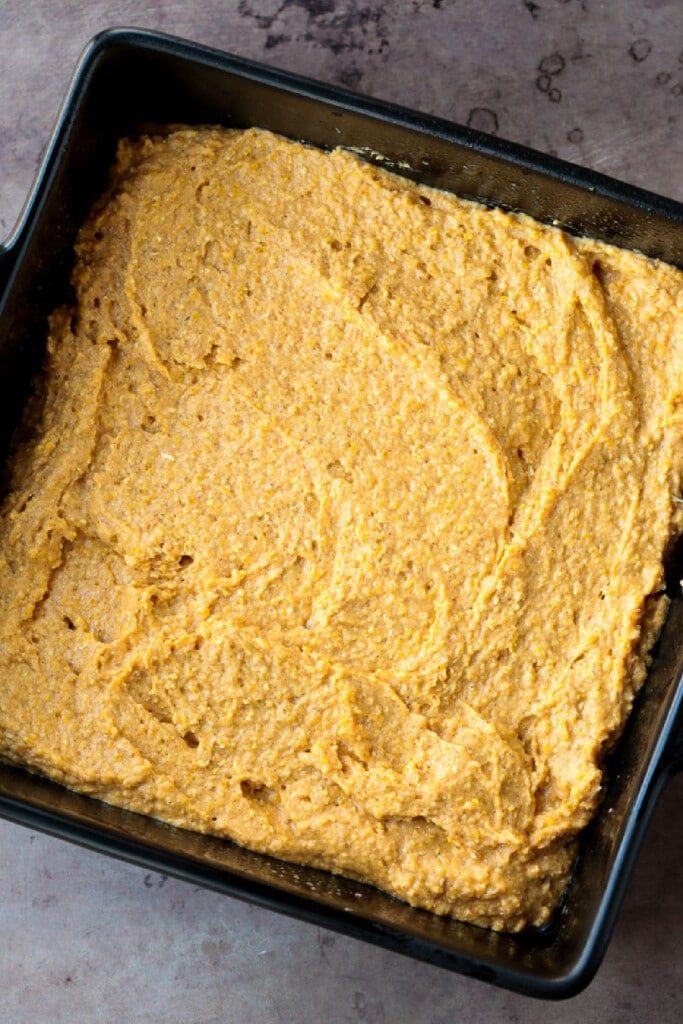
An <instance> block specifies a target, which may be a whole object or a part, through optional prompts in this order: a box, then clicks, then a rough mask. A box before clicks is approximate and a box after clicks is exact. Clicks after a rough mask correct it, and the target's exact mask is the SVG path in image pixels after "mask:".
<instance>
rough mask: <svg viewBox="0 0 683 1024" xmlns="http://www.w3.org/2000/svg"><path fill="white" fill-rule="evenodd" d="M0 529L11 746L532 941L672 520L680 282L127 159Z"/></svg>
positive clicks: (231, 135)
mask: <svg viewBox="0 0 683 1024" xmlns="http://www.w3.org/2000/svg"><path fill="white" fill-rule="evenodd" d="M77 249H78V260H77V264H76V268H75V271H74V286H75V291H76V303H75V305H74V306H73V307H69V308H64V309H61V310H58V311H57V312H56V313H55V314H54V316H53V317H52V320H51V330H50V338H49V345H48V358H47V365H46V369H45V373H44V375H43V377H42V378H41V381H40V382H39V385H38V389H37V394H36V397H35V399H34V400H33V402H32V404H31V407H30V411H29V415H28V421H27V425H26V436H27V438H28V439H27V440H26V441H25V442H24V443H23V445H22V446H21V447H20V448H19V450H18V452H17V453H16V455H15V457H14V460H13V465H12V483H11V488H10V494H9V497H8V499H7V500H6V502H5V505H4V509H3V512H2V520H1V523H0V527H1V529H0V550H1V555H0V753H2V754H3V755H4V756H5V757H6V758H9V759H10V760H13V761H16V762H18V763H21V764H25V765H27V766H29V767H31V768H33V769H35V770H38V771H40V772H43V773H45V774H47V775H49V776H51V777H52V778H55V779H57V780H59V781H61V782H64V783H65V784H66V785H68V786H71V787H73V788H75V789H77V790H80V791H83V792H87V793H92V794H94V795H96V796H98V797H101V798H102V799H104V800H107V801H110V802H112V803H115V804H119V805H122V806H125V807H129V808H132V809H134V810H137V811H141V812H143V813H146V814H151V815H154V816H157V817H159V818H162V819H165V820H167V821H170V822H173V823H175V824H177V825H181V826H185V827H188V828H192V829H197V830H200V831H207V832H211V833H215V834H218V835H221V836H226V837H229V838H231V839H233V840H235V841H236V842H238V843H241V844H243V845H245V846H247V847H250V848H252V849H256V850H262V851H266V852H268V853H271V854H274V855H275V856H278V857H283V858H286V859H289V860H293V861H296V862H301V863H306V864H313V865H317V866H320V867H323V868H328V869H330V870H333V871H336V872H340V873H342V874H345V875H348V876H351V877H354V878H360V879H364V880H367V881H370V882H373V883H374V884H376V885H378V886H380V887H381V888H383V889H386V890H388V891H390V892H392V893H395V894H397V895H398V896H400V897H401V898H403V899H405V900H408V901H409V902H411V903H413V904H415V905H419V906H422V907H426V908H428V909H431V910H434V911H436V912H437V913H442V914H453V915H455V916H457V917H460V918H463V919H466V920H471V921H475V922H477V923H479V924H483V925H489V926H492V927H494V928H499V929H510V930H516V929H519V928H522V927H524V926H525V925H529V924H542V923H543V922H545V921H546V920H547V919H548V917H549V915H550V913H551V911H552V909H553V907H554V905H555V903H556V901H557V899H558V897H559V895H560V893H561V891H562V889H563V887H564V885H565V884H566V880H567V877H568V872H569V869H570V866H571V861H572V857H573V852H574V845H573V839H574V837H575V836H576V834H577V832H578V830H579V829H580V828H581V827H582V826H583V825H585V824H586V822H587V821H588V819H589V817H590V815H591V814H592V812H593V811H594V809H595V807H596V804H597V802H598V800H599V796H600V784H601V771H600V763H601V759H602V757H603V755H604V753H605V751H606V750H607V749H608V748H609V746H610V745H611V744H612V743H613V741H614V739H615V738H616V736H617V735H618V734H619V731H620V730H621V728H622V726H623V723H624V720H625V718H626V716H627V714H628V712H629V709H630V707H631V704H632V700H633V696H634V693H635V692H636V691H637V689H638V687H639V686H640V684H641V683H642V680H643V678H644V675H645V671H646V666H647V652H648V651H649V649H650V647H651V645H652V642H653V640H654V638H655V636H656V635H657V632H658V630H659V628H660V626H661V622H662V619H663V615H664V613H665V610H666V602H665V599H664V598H663V596H662V593H661V592H662V587H663V576H662V554H663V551H664V549H665V547H666V545H667V543H668V542H669V540H670V538H671V536H672V534H673V533H674V532H675V531H676V529H677V528H679V526H680V515H679V514H678V513H679V510H680V504H679V503H680V483H681V480H680V478H681V470H682V468H683V459H682V457H681V452H682V451H683V447H682V446H683V404H682V396H683V338H682V332H681V309H682V306H683V297H682V296H683V289H682V279H683V278H682V275H681V274H680V272H678V271H676V270H674V269H673V268H671V267H668V266H665V265H661V264H656V263H654V262H652V261H649V260H646V259H644V258H643V257H640V256H638V255H635V254H633V253H629V252H624V251H620V250H617V249H613V248H610V247H607V246H604V245H600V244H598V243H592V242H587V241H577V240H573V239H571V238H569V237H567V236H566V235H564V234H562V233H561V232H559V231H557V230H554V229H550V228H546V227H543V226H540V225H538V224H536V223H534V222H532V221H530V220H528V219H526V218H519V217H514V216H511V215H508V214H504V213H502V212H499V211H492V210H485V209H483V208H481V207H478V206H476V205H473V204H468V203H464V202H461V201H459V200H458V199H456V198H455V197H453V196H451V195H447V194H444V193H439V192H436V191H433V190H428V189H424V188H418V187H416V186H415V185H413V184H412V183H410V182H408V181H405V180H402V179H400V178H397V177H394V176H391V175H389V174H387V173H385V172H383V171H381V170H379V169H377V168H375V167H372V166H370V165H368V164H365V163H363V162H362V161H361V160H359V159H358V158H356V157H355V156H353V155H351V154H348V153H345V152H341V151H337V152H335V153H332V154H324V153H322V152H319V151H317V150H314V149H310V148H306V147H304V146H301V145H298V144H295V143H290V142H287V141H285V140H283V139H279V138H277V137H276V136H273V135H270V134H268V133H266V132H262V131H256V130H250V131H246V132H238V131H224V130H212V129H206V130H203V129H202V130H179V131H176V132H174V133H172V134H171V135H169V136H168V137H164V138H162V137H159V138H145V139H142V140H140V141H139V142H123V143H122V144H121V146H120V151H119V159H118V165H117V168H116V171H115V174H114V181H113V185H112V189H111V191H110V192H109V193H108V194H107V196H106V197H105V199H104V200H103V201H102V202H101V203H100V204H99V205H98V207H97V208H96V209H95V211H94V212H93V214H92V216H91V217H90V218H89V220H88V222H87V223H86V224H85V226H84V227H83V230H82V232H81V235H80V238H79V242H78V247H77Z"/></svg>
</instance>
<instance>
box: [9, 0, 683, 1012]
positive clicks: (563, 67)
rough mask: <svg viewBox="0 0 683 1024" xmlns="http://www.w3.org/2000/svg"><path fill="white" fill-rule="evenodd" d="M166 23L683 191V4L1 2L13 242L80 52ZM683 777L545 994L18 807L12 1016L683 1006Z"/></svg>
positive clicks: (663, 189) (634, 179)
mask: <svg viewBox="0 0 683 1024" xmlns="http://www.w3.org/2000/svg"><path fill="white" fill-rule="evenodd" d="M112 25H135V26H142V27H149V28H156V29H161V30H163V31H165V32H170V33H173V34H177V35H183V36H187V37H188V38H191V39H194V40H197V41H199V42H205V43H210V44H211V45H213V46H217V47H219V48H222V49H226V50H230V51H232V52H234V53H237V54H240V55H242V56H246V57H254V58H257V59H260V60H263V61H265V62H267V63H270V64H274V65H276V66H278V67H283V68H287V69H289V70H293V71H298V72H301V73H305V74H308V75H311V76H313V77H316V78H319V79H322V80H325V81H329V82H336V83H342V84H344V85H346V86H348V87H351V88H353V89H355V90H357V91H359V92H362V93H367V94H370V95H373V96H379V97H382V98H386V99H391V100H394V101H396V102H399V103H402V104H406V105H408V106H412V107H416V108H418V109H420V110H424V111H427V112H430V113H435V114H439V115H441V116H444V117H447V118H451V119H454V120H457V121H460V122H463V123H468V124H470V125H472V126H474V127H477V128H480V129H482V130H484V131H489V132H493V133H495V134H497V135H499V136H501V137H505V138H508V139H513V140H515V141H518V142H522V143H525V144H527V145H531V146H533V147H535V148H537V149H541V150H544V151H545V152H550V153H554V154H557V155H559V156H561V157H564V158H566V159H568V160H572V161H574V162H576V163H580V164H583V165H585V166H588V167H592V168H594V169H596V170H600V171H603V172H605V173H607V174H611V175H614V176H615V177H618V178H621V179H623V180H625V181H628V182H631V183H633V184H637V185H640V186H643V187H646V188H649V189H651V190H653V191H656V192H659V193H661V194H663V195H666V196H670V197H673V198H675V199H678V200H682V199H683V130H682V128H683V118H682V116H681V106H682V105H683V7H682V6H681V4H680V2H679V0H669V2H667V0H649V2H639V0H621V2H619V3H611V4H608V3H599V2H596V0H505V2H501V0H486V2H479V3H476V4H475V3H466V2H464V0H383V2H375V3H363V2H361V0H346V2H342V0H336V2H335V0H261V2H258V0H239V2H237V0H233V2H227V0H204V2H200V3H196V4H194V5H192V4H191V3H187V2H185V0H184V2H182V3H181V2H179V0H150V2H148V3H146V4H143V3H140V2H137V0H118V2H116V0H90V2H89V3H88V4H82V3H81V2H76V0H69V2H49V0H34V2H33V3H30V2H27V0H22V2H19V0H0V140H2V141H1V144H0V238H1V237H2V236H4V235H7V234H9V232H10V229H11V227H12V225H13V224H14V222H15V220H16V218H17V216H18V214H19V211H20V208H21V205H22V203H23V201H24V199H25V197H26V194H27V192H28V189H29V187H30V184H31V181H32V178H33V175H34V173H35V169H36V166H37V162H38V160H39V158H40V154H41V149H42V147H43V146H44V145H45V143H46V142H47V139H48V137H49V133H50V130H51V126H52V124H53V122H54V118H55V116H56V113H57V110H58V107H59V104H60V102H61V98H62V96H63V93H64V91H65V89H66V86H67V83H68V80H69V76H70V73H71V70H72V68H73V66H74V64H75V61H76V59H77V56H78V54H79V52H80V51H81V49H82V48H83V46H84V45H85V43H86V42H87V40H88V39H89V38H90V37H91V36H92V35H93V34H94V33H95V32H97V31H99V30H100V29H103V28H108V27H110V26H112ZM682 801H683V780H682V779H681V778H680V777H679V778H677V779H674V780H673V781H672V782H671V783H670V785H669V787H668V789H667V790H666V792H665V794H664V796H663V798H662V800H661V802H660V805H659V808H658V811H657V813H656V815H655V819H654V821H653V823H652V825H651V827H650V829H649V832H648V838H647V840H646V843H645V846H644V848H643V850H642V852H641V855H640V857H639V861H638V864H637V867H636V871H635V874H634V876H633V879H632V881H631V884H630V887H629V891H628V895H627V897H626V901H625V903H624V906H623V909H622V912H621V915H620V918H619V921H618V924H617V928H616V932H615V934H614V938H613V940H612V943H611V945H610V948H609V950H608V953H607V956H606V958H605V960H604V963H603V965H602V967H601V969H600V971H599V973H598V976H597V978H596V979H595V981H594V982H593V983H592V985H591V986H590V987H589V988H588V989H587V990H586V991H585V992H584V993H582V994H581V995H580V996H578V997H576V998H575V999H573V1000H570V1001H568V1002H565V1003H561V1004H557V1005H554V1006H552V1007H548V1006H547V1005H545V1004H542V1003H537V1002H533V1001H531V1000H529V999H526V998H524V997H521V996H516V995H512V994H510V993H506V992H502V991H499V990H495V989H493V988H490V987H487V986H485V985H483V984H481V983H479V982H475V981H471V980H469V979H466V978H461V977H459V976H456V975H451V974H448V973H446V972H445V971H440V970H438V969H436V968H433V967H428V966H425V965H422V964H416V963H414V962H411V961H409V960H406V959H404V958H402V957H400V956H397V955H395V954H391V953H387V952H384V951H382V950H379V949H375V948H372V947H369V946H366V945H363V944H361V943H359V942H356V941H354V940H351V939H346V938H342V937H339V936H336V935H333V934H332V933H326V932H323V931H321V930H319V929H317V928H315V927H312V926H310V925H304V924H300V923H297V922H294V921H290V920H288V919H286V918H284V917H280V916H277V915H275V914H272V913H269V912H266V911H262V910H258V909H256V908H254V907H250V906H247V905H244V904H241V903H239V902H237V901H235V900H231V899H228V898H226V897H221V896H217V895H215V894H212V893H210V892H207V891H204V890H201V889H198V888H195V887H194V886H192V885H189V884H187V883H183V882H179V881H176V880H174V879H171V878H165V877H164V876H161V875H156V874H150V873H149V872H146V871H145V870H142V869H139V868H136V867H133V866H130V865H127V864H122V863H118V862H116V861H113V860H109V859H107V858H104V857H102V856H99V855H96V854H93V853H90V852H87V851H84V850H81V849H79V848H77V847H74V846H70V845H68V844H66V843H63V842H60V841H58V840H54V839H50V838H48V837H46V836H43V835H39V834H37V833H32V832H30V831H28V830H26V829H22V828H19V827H18V826H16V825H12V824H9V823H7V822H0V935H2V944H1V945H0V1022H2V1024H4V1022H5V1021H8V1022H9V1021H12V1022H13V1024H22V1022H31V1024H35V1022H37V1024H41V1022H47V1024H59V1022H62V1021H84V1022H89V1021H106V1022H109V1021H125V1022H128V1024H136V1022H145V1024H154V1022H162V1021H163V1022H172V1024H175V1022H182V1024H212V1022H224V1021H235V1022H238V1024H251V1022H259V1024H261V1022H263V1024H266V1022H271V1021H272V1022H278V1024H286V1022H307V1021H310V1022H317V1021H326V1022H329V1024H341V1022H356V1021H358V1022H368V1024H379V1022H385V1021H386V1022H389V1021H391V1022H392V1024H402V1022H406V1024H407V1022H409V1021H410V1022H425V1024H446V1022H448V1024H453V1022H455V1021H461V1020H462V1021H467V1022H468V1024H479V1022H484V1021H509V1022H513V1021H524V1022H531V1024H533V1022H535V1021H539V1022H540V1021H543V1022H545V1021H546V1020H547V1019H548V1016H549V1015H551V1016H552V1019H553V1020H554V1021H557V1022H574V1021H576V1022H579V1021H580V1022H582V1024H590V1022H593V1021H596V1022H597V1021H600V1024H611V1022H615V1024H616V1022H617V1021H618V1022H620V1024H623V1022H630V1021H633V1022H636V1021H643V1020H646V1019H653V1020H657V1021H659V1022H662V1024H666V1022H669V1021H671V1022H673V1021H678V1020H680V1019H681V1016H682V1015H683V991H682V987H683V959H682V958H681V957H680V950H681V948H683V914H682V913H681V911H682V910H683V813H682V812H681V802H682Z"/></svg>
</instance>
